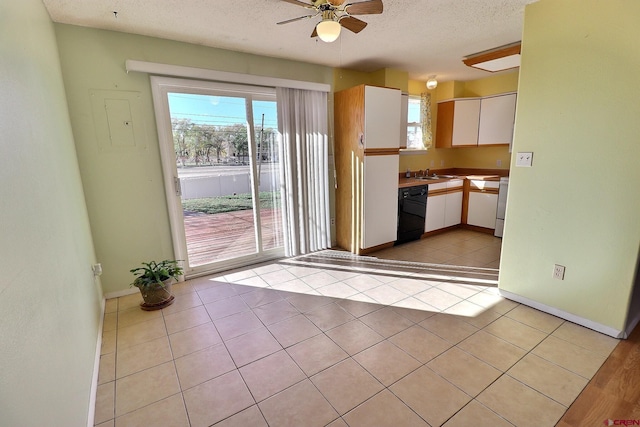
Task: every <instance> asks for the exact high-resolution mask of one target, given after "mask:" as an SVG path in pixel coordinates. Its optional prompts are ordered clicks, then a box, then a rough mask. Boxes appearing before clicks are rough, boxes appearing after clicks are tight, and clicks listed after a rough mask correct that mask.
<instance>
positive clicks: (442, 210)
mask: <svg viewBox="0 0 640 427" xmlns="http://www.w3.org/2000/svg"><path fill="white" fill-rule="evenodd" d="M462 182H463V180H461V179H452V180H450V181H447V182H439V183H436V184H429V196H428V197H427V215H426V218H425V224H424V231H425V233H428V232H430V231H436V230H440V229H442V228H446V227H452V226H454V225H458V224H460V222H461V217H462Z"/></svg>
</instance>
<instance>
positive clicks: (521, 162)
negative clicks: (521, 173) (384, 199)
mask: <svg viewBox="0 0 640 427" xmlns="http://www.w3.org/2000/svg"><path fill="white" fill-rule="evenodd" d="M532 162H533V153H527V152H519V153H518V154H517V155H516V166H519V167H525V168H530V167H531V164H532Z"/></svg>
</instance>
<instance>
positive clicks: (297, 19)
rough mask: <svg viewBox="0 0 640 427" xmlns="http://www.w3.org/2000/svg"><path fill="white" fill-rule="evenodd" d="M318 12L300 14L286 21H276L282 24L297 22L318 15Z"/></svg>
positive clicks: (277, 23)
mask: <svg viewBox="0 0 640 427" xmlns="http://www.w3.org/2000/svg"><path fill="white" fill-rule="evenodd" d="M316 15H317V13H316V14H315V15H306V16H300V17H298V18H293V19H287V20H286V21H280V22H276V25H282V24H289V23H291V22H296V21H300V20H301V19H309V18H313V17H314V16H316Z"/></svg>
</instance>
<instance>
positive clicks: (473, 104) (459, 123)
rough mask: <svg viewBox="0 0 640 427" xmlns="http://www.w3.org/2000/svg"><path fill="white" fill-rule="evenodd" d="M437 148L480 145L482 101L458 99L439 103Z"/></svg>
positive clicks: (477, 99)
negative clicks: (479, 129)
mask: <svg viewBox="0 0 640 427" xmlns="http://www.w3.org/2000/svg"><path fill="white" fill-rule="evenodd" d="M437 120H438V122H437V127H436V148H451V147H473V146H477V145H478V127H479V125H480V99H479V98H469V99H456V100H451V101H446V102H440V103H438V119H437Z"/></svg>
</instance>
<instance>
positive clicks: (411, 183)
mask: <svg viewBox="0 0 640 427" xmlns="http://www.w3.org/2000/svg"><path fill="white" fill-rule="evenodd" d="M452 179H473V180H482V181H499V180H500V176H499V175H480V174H477V175H454V178H438V179H419V178H414V177H411V178H405V177H401V178H399V180H398V188H407V187H415V186H416V185H429V184H436V183H439V182H447V181H451V180H452Z"/></svg>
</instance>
